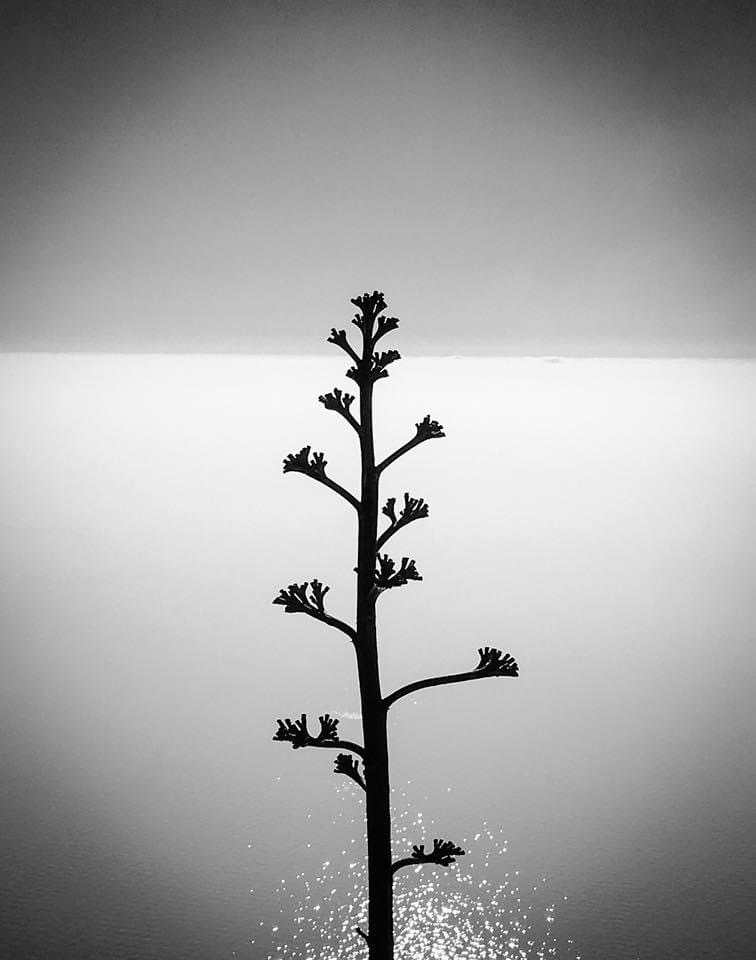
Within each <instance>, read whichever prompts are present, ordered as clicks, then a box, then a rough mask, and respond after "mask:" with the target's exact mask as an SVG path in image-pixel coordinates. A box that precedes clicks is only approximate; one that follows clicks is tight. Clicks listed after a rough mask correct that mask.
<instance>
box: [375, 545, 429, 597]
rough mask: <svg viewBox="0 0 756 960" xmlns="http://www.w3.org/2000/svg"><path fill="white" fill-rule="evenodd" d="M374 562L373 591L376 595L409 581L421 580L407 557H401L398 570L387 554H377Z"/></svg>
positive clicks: (413, 562) (411, 561) (412, 562)
mask: <svg viewBox="0 0 756 960" xmlns="http://www.w3.org/2000/svg"><path fill="white" fill-rule="evenodd" d="M376 560H377V565H378V566H377V569H376V571H375V588H374V589H375V590H376V591H377V592H378V593H382V592H383V591H384V590H391V589H392V588H393V587H403V586H404V584H405V583H409V581H410V580H422V579H423V578H422V577H421V576H420V574H419V573H418V572H417V569H416V567H415V561H414V560H410V558H409V557H402V560H401V565H400V567H399V569H398V570H397V569H396V562H395V561H394V560H392V559H391V557H390V556H389V555H388V554H387V553H383V554H381V553H379V554H378V556H377V558H376Z"/></svg>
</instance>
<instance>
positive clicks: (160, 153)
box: [0, 0, 756, 355]
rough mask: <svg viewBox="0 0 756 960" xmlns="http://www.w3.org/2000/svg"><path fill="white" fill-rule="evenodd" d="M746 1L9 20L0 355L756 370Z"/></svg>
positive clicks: (156, 10)
mask: <svg viewBox="0 0 756 960" xmlns="http://www.w3.org/2000/svg"><path fill="white" fill-rule="evenodd" d="M753 11H754V7H753V5H752V4H747V3H735V2H724V0H702V2H696V0H685V2H677V0H665V2H664V3H659V2H658V0H628V2H622V0H617V2H613V3H612V2H600V0H593V2H591V0H585V2H580V0H567V2H564V3H559V4H557V3H553V2H537V0H513V2H507V3H504V2H491V3H485V2H469V3H452V2H446V3H443V2H422V0H421V2H415V3H409V2H404V3H398V2H376V0H371V2H369V3H367V2H361V0H348V2H338V0H333V2H318V0H312V2H299V3H296V2H268V3H265V2H255V3H243V2H240V0H230V2H224V3H218V2H214V3H211V2H207V0H198V2H189V3H185V2H176V0H149V2H139V0H136V2H130V3H114V2H107V0H91V2H71V0H22V2H21V0H19V2H14V0H9V2H6V3H4V4H3V5H2V10H1V11H0V63H1V64H2V83H0V122H1V123H2V136H1V137H0V178H1V182H0V189H1V190H2V193H1V194H0V203H1V204H2V208H1V216H0V281H1V289H2V294H1V298H2V299H1V302H0V307H1V310H0V316H1V317H2V319H1V320H0V324H1V325H2V327H1V329H0V348H3V349H7V350H13V349H76V350H81V349H85V350H86V349H95V350H113V349H123V350H206V349H207V350H244V351H252V352H259V351H263V352H264V351H273V352H302V351H313V350H319V349H320V348H321V344H322V332H323V330H324V329H325V330H327V329H328V328H329V327H330V326H331V325H332V324H334V323H335V324H337V325H343V323H344V322H345V321H346V322H348V318H349V312H348V311H347V310H346V307H348V302H347V301H348V298H349V297H350V296H352V295H354V294H355V293H357V292H359V291H361V290H363V289H373V288H374V287H378V288H380V289H383V290H384V291H385V292H386V295H387V297H388V299H389V301H390V305H391V307H392V309H393V310H395V311H396V312H397V313H398V314H399V315H400V316H402V317H404V318H405V319H406V321H407V322H406V324H405V327H404V330H405V347H406V348H407V349H408V350H410V351H415V352H427V353H465V352H476V351H478V352H486V351H495V352H498V353H515V354H516V353H538V354H544V353H545V354H551V353H578V354H579V353H588V354H596V353H599V354H601V353H607V354H613V353H619V354H626V353H630V354H634V353H640V354H647V353H662V354H673V355H676V354H696V355H744V354H749V355H752V354H753V353H754V348H755V346H756V332H755V331H754V319H753V306H752V304H753V302H754V299H755V297H756V289H755V286H756V283H755V281H754V270H753V264H754V260H755V259H756V258H755V254H756V244H755V243H754V232H755V230H754V228H755V225H756V217H755V216H754V214H755V210H754V207H755V200H756V174H755V173H754V170H756V165H754V163H753V157H754V152H755V150H756V107H755V104H754V98H755V93H754V90H755V89H756V87H754V79H755V78H756V67H755V66H754V63H756V60H754V56H753V51H754V49H755V44H756V25H755V20H754V12H753Z"/></svg>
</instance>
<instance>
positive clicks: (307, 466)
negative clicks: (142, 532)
mask: <svg viewBox="0 0 756 960" xmlns="http://www.w3.org/2000/svg"><path fill="white" fill-rule="evenodd" d="M352 303H353V304H354V305H355V307H357V311H358V312H357V313H356V314H355V316H354V318H353V319H352V323H353V324H354V325H355V327H357V329H358V331H359V334H360V337H361V340H362V343H361V348H360V349H359V350H356V349H355V348H354V347H352V345H351V344H350V342H349V339H348V337H347V333H346V331H345V330H337V329H336V328H335V327H334V328H332V329H331V335H330V336H329V337H328V342H329V343H333V344H336V346H338V347H340V348H341V349H342V350H343V351H344V353H346V354H347V356H348V357H349V358H350V360H351V361H352V364H353V365H352V366H351V367H349V369H348V370H347V371H346V375H347V377H349V378H350V379H351V380H353V381H354V382H355V383H356V384H357V386H358V388H359V403H358V405H357V406H358V412H359V416H355V414H354V413H353V412H352V405H353V404H354V402H355V397H354V396H353V395H352V394H350V393H345V392H343V391H342V390H340V389H339V388H338V387H334V388H333V390H331V391H330V392H329V393H324V394H322V395H321V396H320V397H318V400H319V401H320V403H322V404H323V406H324V407H325V408H326V410H333V411H334V412H336V413H338V414H339V416H340V417H342V418H343V419H344V420H346V422H347V423H348V424H349V426H350V427H351V428H352V429H353V430H354V431H355V433H356V434H357V436H358V438H359V444H360V456H361V480H360V495H359V497H357V496H355V495H354V494H352V493H350V492H349V491H348V490H346V489H345V488H344V487H342V486H341V484H339V483H337V482H336V481H335V480H333V479H332V478H331V477H329V476H328V475H327V474H326V466H327V465H328V461H327V460H326V459H325V456H324V455H323V454H322V453H312V452H311V447H310V446H306V447H302V449H301V450H300V451H299V452H298V453H290V454H288V456H287V457H286V458H285V459H284V461H283V469H284V473H303V474H305V475H306V476H308V477H311V478H312V479H313V480H317V481H318V483H321V484H323V485H324V486H326V487H329V488H330V489H331V490H333V491H334V492H335V493H338V494H339V496H340V497H342V499H344V500H345V501H346V502H347V503H348V504H350V505H351V506H352V507H354V509H355V510H356V511H357V517H358V533H357V566H356V568H355V572H356V573H357V598H356V599H357V603H356V618H355V625H354V626H352V625H351V624H348V623H345V622H344V621H343V620H339V619H337V618H336V617H333V616H331V614H329V613H328V612H327V611H326V608H325V596H326V594H327V593H328V591H329V589H330V588H329V587H327V586H324V585H323V583H321V581H320V580H317V579H315V580H309V581H307V580H306V581H305V582H304V583H292V584H289V586H288V587H284V588H282V589H281V590H280V592H279V595H278V596H277V597H276V598H275V600H274V601H273V603H276V604H280V605H281V606H282V607H283V608H284V611H285V612H286V613H305V614H307V615H308V616H309V617H312V618H313V619H315V620H320V621H321V623H325V624H326V625H328V626H331V627H334V628H335V629H336V630H340V631H341V632H342V633H344V634H345V635H346V636H347V637H349V640H350V641H351V643H352V646H353V648H354V652H355V656H356V661H357V677H358V682H359V688H360V704H361V711H362V712H361V716H362V733H363V740H364V745H360V744H358V743H354V742H352V741H351V740H342V739H340V738H339V735H338V725H339V721H338V720H337V719H335V718H333V717H331V715H330V714H328V713H325V714H323V715H322V716H320V717H318V722H319V724H320V729H319V731H318V732H317V734H313V733H311V732H310V730H309V728H308V726H307V716H306V714H304V713H303V714H302V715H301V716H300V718H299V719H298V720H291V719H290V718H289V717H287V718H286V719H284V720H279V721H278V729H277V730H276V732H275V734H274V735H273V739H274V740H278V741H282V742H285V743H290V744H291V745H292V747H293V749H294V750H298V749H300V748H302V747H325V748H336V749H338V750H341V751H342V752H341V753H339V754H338V755H337V756H336V760H335V761H334V772H335V773H338V774H342V775H344V776H347V777H349V778H350V779H351V780H353V781H354V782H355V783H356V784H357V786H358V787H360V789H361V790H363V791H364V792H365V806H366V827H367V849H368V932H367V933H366V932H365V931H363V930H361V929H360V928H359V927H357V928H356V932H357V933H358V934H359V935H360V936H361V937H362V938H363V940H365V942H366V943H367V947H368V955H369V960H393V957H394V924H393V876H394V874H395V873H396V872H397V871H398V870H400V869H401V868H402V867H408V866H418V865H420V864H435V865H436V866H440V867H449V866H451V864H453V863H454V862H455V861H456V858H457V857H461V856H464V852H465V851H464V850H462V849H461V848H460V847H458V846H457V845H456V844H455V843H453V842H452V841H451V840H440V839H438V838H435V839H434V840H433V848H432V850H429V851H427V852H426V849H425V844H422V843H421V844H417V845H414V846H413V847H412V851H411V853H410V855H409V856H406V857H403V858H400V859H398V860H393V859H392V852H391V810H390V802H389V800H390V787H389V754H388V736H387V716H388V710H389V708H390V707H391V706H392V705H393V704H394V703H396V701H397V700H399V699H401V698H402V697H405V696H407V694H410V693H414V692H415V691H416V690H421V689H423V688H424V687H435V686H440V685H442V684H448V683H459V682H461V681H464V680H478V679H480V678H482V677H516V676H517V675H518V668H517V663H516V662H515V660H514V658H513V657H512V656H510V654H508V653H502V652H501V650H498V649H496V648H495V647H479V648H478V657H479V661H478V664H477V665H476V666H475V667H473V668H472V669H469V670H464V671H462V672H461V673H453V674H448V675H444V676H438V677H430V678H428V679H424V680H415V681H414V682H413V683H408V684H406V685H405V686H403V687H400V688H399V689H397V690H394V691H393V693H390V694H388V695H386V696H384V695H383V693H382V691H381V684H380V677H379V658H378V643H377V635H376V602H377V600H378V597H379V596H380V595H381V594H382V593H384V592H385V591H387V590H392V589H394V588H395V587H403V586H405V585H406V584H408V583H409V582H410V581H411V580H422V577H421V576H420V574H419V573H418V571H417V567H416V566H415V561H414V560H413V559H411V558H410V557H402V558H401V559H400V560H399V562H398V564H397V561H396V560H394V559H393V558H392V557H391V556H390V555H389V554H388V553H382V552H381V551H382V549H383V547H384V546H385V545H386V543H387V542H388V541H389V539H390V538H391V537H393V536H394V534H396V533H397V532H398V531H399V530H401V529H402V527H406V526H407V525H408V524H410V523H413V522H414V521H415V520H422V519H424V518H425V517H427V516H428V504H427V503H426V502H425V501H424V500H423V499H422V498H421V497H412V496H410V495H409V493H405V494H404V498H403V504H402V505H401V506H400V507H399V509H398V510H397V501H396V497H389V498H388V499H387V500H386V502H385V504H384V506H383V507H382V508H381V510H380V513H381V514H382V515H383V516H384V517H386V519H387V521H388V523H387V525H386V526H385V528H384V529H383V531H382V532H381V533H380V534H379V533H378V521H379V510H378V499H379V498H378V488H379V481H380V478H381V475H382V474H383V472H384V470H386V468H387V467H389V466H390V465H391V464H392V463H393V462H394V461H395V460H397V459H398V458H399V457H401V456H403V455H404V454H405V453H407V452H408V451H409V450H412V449H413V447H416V446H418V445H419V444H421V443H424V442H425V441H426V440H435V439H437V438H439V437H443V436H444V430H443V427H442V426H441V424H440V423H439V422H438V421H437V420H432V419H431V417H430V414H428V415H426V416H425V417H424V418H423V419H422V420H421V421H420V422H419V423H416V424H415V434H414V436H412V437H410V439H409V440H407V442H406V443H404V444H403V445H402V446H400V447H399V448H398V449H396V450H394V452H393V453H390V454H389V455H388V456H386V457H384V459H383V460H379V461H377V462H376V457H375V448H374V438H373V388H374V385H375V384H376V383H377V382H378V381H379V380H383V379H385V378H386V377H388V375H389V371H388V369H387V368H388V367H389V366H390V365H391V364H392V363H395V362H396V361H397V360H399V359H400V355H399V353H398V351H396V350H384V351H380V352H379V351H378V350H376V345H377V343H378V341H379V340H380V339H381V337H383V336H385V334H387V333H390V332H391V331H392V330H396V328H397V327H398V326H399V321H398V320H397V319H396V317H387V316H385V315H384V311H385V310H386V301H385V300H384V297H383V294H382V293H379V292H378V291H377V290H376V291H374V292H373V293H365V294H363V295H362V296H360V297H355V298H354V299H353V300H352Z"/></svg>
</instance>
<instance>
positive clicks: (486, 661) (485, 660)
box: [383, 647, 519, 709]
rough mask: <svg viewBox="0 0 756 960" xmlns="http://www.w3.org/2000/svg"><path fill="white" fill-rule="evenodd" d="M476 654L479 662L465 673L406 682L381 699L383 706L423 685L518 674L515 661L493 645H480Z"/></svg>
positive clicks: (389, 704)
mask: <svg viewBox="0 0 756 960" xmlns="http://www.w3.org/2000/svg"><path fill="white" fill-rule="evenodd" d="M478 654H479V655H480V663H479V664H478V666H477V667H476V668H475V669H474V670H467V671H466V672H465V673H452V674H449V675H448V676H443V677H430V678H429V679H427V680H415V682H414V683H408V684H407V685H406V686H404V687H400V688H399V689H398V690H395V691H394V692H393V693H391V694H389V696H387V697H385V698H384V700H383V704H384V706H385V707H386V709H388V708H389V707H390V706H391V705H392V704H393V703H395V702H396V701H397V700H399V698H400V697H406V696H407V694H410V693H414V692H415V691H416V690H422V689H423V688H425V687H438V686H441V685H442V684H445V683H460V682H461V681H463V680H479V679H480V678H481V677H517V676H519V667H518V666H517V662H516V661H515V659H514V658H513V657H511V656H510V655H509V654H508V653H505V654H502V652H501V651H500V650H497V649H496V648H495V647H480V648H478Z"/></svg>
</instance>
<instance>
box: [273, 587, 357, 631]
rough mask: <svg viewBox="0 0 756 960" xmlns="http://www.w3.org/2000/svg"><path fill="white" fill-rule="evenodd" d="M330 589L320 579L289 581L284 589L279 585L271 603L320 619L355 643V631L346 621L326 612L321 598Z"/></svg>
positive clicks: (286, 609)
mask: <svg viewBox="0 0 756 960" xmlns="http://www.w3.org/2000/svg"><path fill="white" fill-rule="evenodd" d="M308 587H309V593H308ZM330 589H331V588H330V587H324V586H323V584H322V583H321V582H320V580H310V581H309V582H308V581H305V582H304V583H290V584H289V586H288V587H286V589H284V588H283V587H281V590H280V592H279V594H278V596H277V597H276V598H275V600H274V601H273V603H278V604H281V606H283V608H284V613H306V614H307V616H308V617H312V618H313V619H314V620H320V622H321V623H325V624H327V625H328V626H329V627H334V628H335V629H336V630H341V632H342V633H345V634H346V635H347V636H348V637H349V639H350V640H351V641H352V643H356V642H357V631H356V630H355V629H354V628H353V627H350V626H349V624H348V623H344V621H343V620H339V619H337V618H336V617H332V616H331V615H330V614H329V613H326V610H325V606H324V603H323V598H324V597H325V595H326V594H327V593H328V591H329V590H330Z"/></svg>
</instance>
